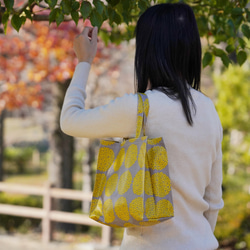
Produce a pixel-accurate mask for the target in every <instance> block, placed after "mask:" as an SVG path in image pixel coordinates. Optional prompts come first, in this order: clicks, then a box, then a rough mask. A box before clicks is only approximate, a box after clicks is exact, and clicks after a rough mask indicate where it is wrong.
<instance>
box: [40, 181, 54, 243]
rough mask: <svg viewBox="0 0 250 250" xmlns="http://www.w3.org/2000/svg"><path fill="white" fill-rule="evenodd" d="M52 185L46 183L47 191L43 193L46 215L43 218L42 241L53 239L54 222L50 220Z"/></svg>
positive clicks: (46, 241) (47, 241)
mask: <svg viewBox="0 0 250 250" xmlns="http://www.w3.org/2000/svg"><path fill="white" fill-rule="evenodd" d="M50 190H51V186H50V184H49V183H46V185H45V193H44V195H43V209H44V217H43V219H42V242H43V243H44V244H47V243H49V242H50V241H51V240H52V223H51V220H50V211H51V207H52V199H51V195H50Z"/></svg>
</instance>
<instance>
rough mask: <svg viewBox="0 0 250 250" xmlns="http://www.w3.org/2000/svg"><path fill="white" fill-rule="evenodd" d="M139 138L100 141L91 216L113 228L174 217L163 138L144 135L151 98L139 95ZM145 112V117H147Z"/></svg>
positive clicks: (155, 222) (152, 223)
mask: <svg viewBox="0 0 250 250" xmlns="http://www.w3.org/2000/svg"><path fill="white" fill-rule="evenodd" d="M138 100H139V103H138V117H137V129H136V137H135V138H130V139H127V140H123V141H122V142H121V143H117V142H114V143H113V141H101V147H100V150H99V156H98V162H97V174H96V182H95V186H94V191H93V199H92V203H91V208H90V218H92V219H94V220H96V221H98V222H100V223H102V224H106V225H109V226H112V227H135V226H152V225H155V224H157V223H160V222H161V221H163V220H167V219H170V218H172V217H173V216H174V208H173V202H172V193H171V181H170V178H169V172H168V171H169V170H168V156H167V151H166V148H165V145H164V142H163V140H162V138H161V137H160V138H152V139H149V138H148V137H147V136H145V135H144V136H141V133H142V131H143V134H145V126H143V124H145V123H146V117H147V114H148V111H149V102H148V99H147V98H146V99H145V96H144V95H141V94H140V95H138ZM145 115H146V117H145Z"/></svg>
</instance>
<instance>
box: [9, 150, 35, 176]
mask: <svg viewBox="0 0 250 250" xmlns="http://www.w3.org/2000/svg"><path fill="white" fill-rule="evenodd" d="M33 151H34V149H33V148H30V147H28V148H17V147H8V148H6V149H5V151H4V161H5V163H7V164H9V170H10V168H11V169H13V167H14V168H15V169H16V170H17V172H18V173H23V172H24V171H25V167H26V166H27V164H28V162H29V161H30V160H31V158H32V154H33Z"/></svg>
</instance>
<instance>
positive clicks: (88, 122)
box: [60, 62, 137, 138]
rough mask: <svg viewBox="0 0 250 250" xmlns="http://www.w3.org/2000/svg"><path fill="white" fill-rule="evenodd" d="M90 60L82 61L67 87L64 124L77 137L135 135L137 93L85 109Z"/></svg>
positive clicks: (63, 116) (62, 121) (66, 130)
mask: <svg viewBox="0 0 250 250" xmlns="http://www.w3.org/2000/svg"><path fill="white" fill-rule="evenodd" d="M89 71H90V64H89V63H86V62H81V63H79V64H78V65H77V66H76V69H75V72H74V76H73V78H72V81H71V83H70V86H69V87H68V89H67V92H66V95H65V98H64V103H63V107H62V111H61V117H60V126H61V129H62V131H63V132H64V133H66V134H68V135H71V136H75V137H87V138H105V137H131V136H134V135H135V130H136V114H137V95H134V94H126V95H124V96H123V97H119V98H116V99H114V100H113V101H111V102H110V103H109V104H107V105H103V106H99V107H96V108H93V109H88V110H86V109H85V100H86V97H87V96H86V91H85V88H86V84H87V80H88V75H89Z"/></svg>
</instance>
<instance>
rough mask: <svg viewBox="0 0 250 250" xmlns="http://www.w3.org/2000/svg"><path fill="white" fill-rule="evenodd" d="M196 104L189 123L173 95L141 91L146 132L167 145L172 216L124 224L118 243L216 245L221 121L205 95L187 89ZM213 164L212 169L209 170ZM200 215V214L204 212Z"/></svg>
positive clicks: (156, 246)
mask: <svg viewBox="0 0 250 250" xmlns="http://www.w3.org/2000/svg"><path fill="white" fill-rule="evenodd" d="M191 93H192V97H193V99H194V102H195V104H196V113H195V114H193V126H190V125H189V124H188V123H187V121H186V118H185V116H184V114H183V111H182V105H181V103H180V101H178V100H172V99H170V98H168V97H167V96H166V95H165V94H164V93H162V92H160V91H157V90H153V91H147V92H146V94H147V95H148V98H149V104H150V111H149V115H148V120H147V126H146V134H147V135H148V136H149V137H159V136H162V137H163V139H164V142H165V145H166V148H167V151H168V159H169V171H170V178H171V182H172V188H173V201H174V210H175V216H174V218H173V219H170V220H168V221H166V222H163V223H160V224H158V225H155V226H152V227H144V228H131V229H126V230H127V231H126V232H125V235H124V241H123V245H122V249H138V250H139V249H184V248H183V246H185V249H190V250H191V249H192V250H194V249H202V250H205V249H216V248H217V247H218V244H217V240H216V239H215V238H214V235H213V230H214V227H215V223H216V219H217V212H218V210H219V209H220V208H222V206H223V201H222V200H221V192H220V191H219V192H217V193H211V195H210V193H209V190H210V189H211V190H212V189H215V190H221V181H222V180H221V179H222V176H221V174H222V173H221V149H220V143H221V139H222V131H221V125H220V122H219V118H218V116H217V113H216V111H215V108H214V105H213V103H212V102H211V100H210V99H209V98H207V97H205V96H204V95H203V94H201V93H200V92H198V91H195V90H191ZM212 168H213V170H212ZM205 216H206V217H205Z"/></svg>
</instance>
